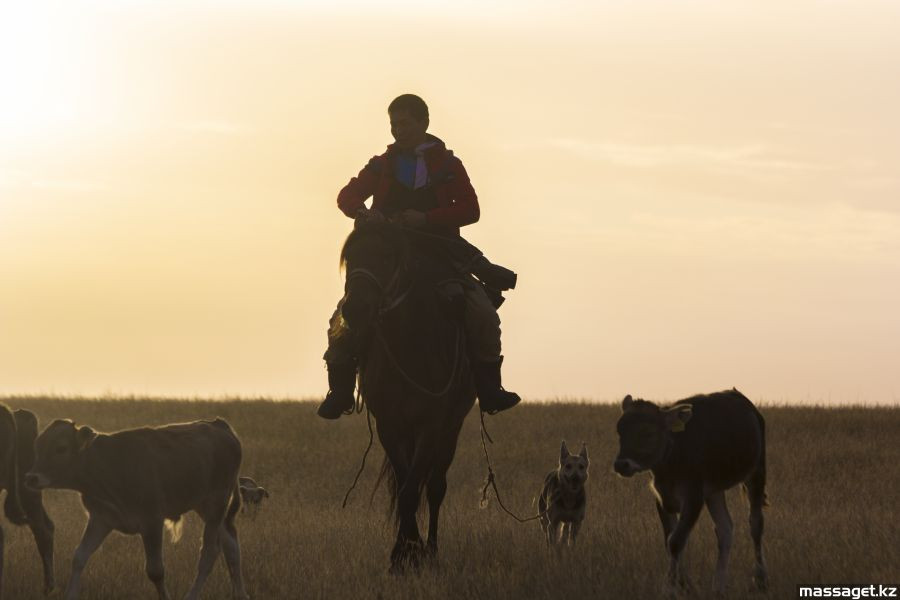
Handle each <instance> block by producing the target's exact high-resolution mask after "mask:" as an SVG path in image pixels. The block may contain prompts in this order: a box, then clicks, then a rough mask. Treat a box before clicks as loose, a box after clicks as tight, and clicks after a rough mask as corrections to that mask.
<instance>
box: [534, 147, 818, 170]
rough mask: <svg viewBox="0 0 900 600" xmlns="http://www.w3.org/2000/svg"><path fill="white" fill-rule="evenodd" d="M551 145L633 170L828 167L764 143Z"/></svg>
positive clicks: (587, 157) (583, 156)
mask: <svg viewBox="0 0 900 600" xmlns="http://www.w3.org/2000/svg"><path fill="white" fill-rule="evenodd" d="M549 143H550V146H551V147H553V148H556V149H559V150H563V151H567V152H571V153H572V154H575V155H577V156H580V157H582V158H586V159H589V160H595V161H599V162H606V163H610V164H614V165H618V166H622V167H630V168H657V167H670V166H674V167H691V168H697V169H707V170H715V171H728V172H737V173H744V174H748V175H749V174H754V173H764V172H773V171H778V172H785V171H787V172H821V171H829V170H831V167H829V166H828V165H823V164H818V163H813V162H809V161H803V160H796V159H792V158H784V157H780V156H777V155H776V154H775V153H773V152H771V151H770V150H769V149H768V148H767V147H766V146H764V145H762V144H746V145H742V146H733V147H719V146H701V145H693V144H672V145H639V144H623V143H619V142H614V141H604V140H580V139H575V138H557V139H552V140H550V142H549Z"/></svg>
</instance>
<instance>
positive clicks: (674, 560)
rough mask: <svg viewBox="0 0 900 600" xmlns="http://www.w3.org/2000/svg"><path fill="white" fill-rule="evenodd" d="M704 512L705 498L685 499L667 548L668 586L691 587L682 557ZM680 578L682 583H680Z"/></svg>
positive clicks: (690, 497) (695, 495) (694, 494)
mask: <svg viewBox="0 0 900 600" xmlns="http://www.w3.org/2000/svg"><path fill="white" fill-rule="evenodd" d="M701 510H703V498H702V496H701V494H699V493H692V494H689V495H688V497H687V498H685V500H684V502H683V503H682V506H681V514H680V516H679V517H678V523H676V524H675V528H674V529H673V530H672V533H671V534H670V535H669V539H668V540H667V542H666V547H667V549H668V550H669V577H668V584H669V586H670V587H672V588H674V587H675V585H676V584H678V583H681V585H683V586H685V587H690V584H689V583H688V581H687V578H686V577H685V576H684V572H683V570H682V569H681V568H680V560H681V555H682V553H683V551H684V548H685V546H686V545H687V540H688V536H689V535H690V534H691V530H692V529H693V528H694V525H695V524H696V523H697V518H698V517H699V516H700V511H701ZM679 576H680V579H681V581H680V582H679Z"/></svg>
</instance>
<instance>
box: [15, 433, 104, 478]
mask: <svg viewBox="0 0 900 600" xmlns="http://www.w3.org/2000/svg"><path fill="white" fill-rule="evenodd" d="M96 437H97V433H96V432H95V431H94V430H93V429H91V428H90V427H87V426H83V427H76V426H75V423H73V422H72V421H69V420H61V419H58V420H56V421H53V422H52V423H50V425H48V426H47V428H46V429H44V431H43V432H42V433H41V435H39V436H38V437H37V439H36V440H35V442H34V447H35V458H34V466H33V467H32V468H31V471H29V472H28V473H27V474H26V475H25V485H27V486H28V487H30V488H32V489H35V490H40V489H44V488H47V487H56V486H62V485H65V484H66V483H67V482H68V480H69V478H70V476H71V474H72V472H73V470H74V468H75V463H76V461H77V459H78V455H79V454H80V453H81V452H83V451H84V450H85V449H86V448H87V447H88V446H90V445H91V444H92V443H93V441H94V439H95V438H96Z"/></svg>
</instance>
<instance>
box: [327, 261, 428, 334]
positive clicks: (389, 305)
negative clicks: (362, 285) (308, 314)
mask: <svg viewBox="0 0 900 600" xmlns="http://www.w3.org/2000/svg"><path fill="white" fill-rule="evenodd" d="M403 271H404V269H403V267H402V265H397V268H396V269H394V272H393V273H392V274H391V278H390V280H389V281H388V283H387V285H382V283H381V280H380V279H378V276H377V275H375V273H373V272H372V271H370V270H369V269H366V268H363V267H356V268H354V269H350V270H349V271H348V272H347V279H346V280H345V282H344V293H345V294H346V293H347V291H348V290H349V288H350V283H351V282H352V281H354V280H358V279H365V280H367V281H369V282H371V283H373V284H375V287H376V288H378V293H379V295H380V296H381V303H380V305H379V306H378V318H379V319H380V317H381V316H382V315H384V314H385V313H387V312H389V311H391V310H393V309H395V308H397V307H398V306H400V304H402V303H403V301H404V300H406V298H407V297H409V293H410V291H412V286H413V284H412V281H410V282H409V285H407V286H406V289H405V290H404V291H403V292H402V293H400V294H396V290H397V288H399V287H400V275H401V273H402V272H403ZM377 322H378V321H377V320H376V325H377Z"/></svg>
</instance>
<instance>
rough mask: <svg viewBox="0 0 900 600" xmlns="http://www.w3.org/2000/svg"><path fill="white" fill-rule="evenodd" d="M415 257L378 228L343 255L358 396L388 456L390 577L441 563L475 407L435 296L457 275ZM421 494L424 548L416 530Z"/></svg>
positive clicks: (460, 339)
mask: <svg viewBox="0 0 900 600" xmlns="http://www.w3.org/2000/svg"><path fill="white" fill-rule="evenodd" d="M415 250H416V249H415V247H414V246H413V244H412V243H411V241H410V239H409V237H408V235H407V234H406V233H404V231H403V230H402V229H401V228H400V227H398V226H396V225H394V224H391V223H378V222H376V223H372V222H367V223H363V222H358V223H357V225H356V227H355V228H354V230H353V231H352V232H351V233H350V235H349V236H348V237H347V240H346V242H345V243H344V246H343V249H342V250H341V265H342V266H343V267H344V269H345V273H346V278H345V296H344V302H343V306H342V309H341V314H342V317H343V319H344V321H345V323H346V324H347V326H348V327H349V329H350V331H352V332H354V334H355V335H356V336H357V339H358V340H359V342H358V343H359V357H360V371H359V390H360V396H361V397H362V400H363V402H364V403H365V404H366V405H367V406H368V409H369V411H370V412H371V414H372V416H373V417H374V419H375V425H376V429H377V434H378V439H379V441H380V442H381V445H382V447H383V448H384V452H385V463H384V466H383V471H382V472H383V473H385V472H387V474H388V475H389V477H388V485H389V488H390V489H389V492H390V495H391V509H392V512H393V513H394V515H393V516H394V519H395V524H396V525H397V539H396V542H395V543H394V547H393V549H392V551H391V572H392V573H399V572H402V571H403V570H404V568H405V567H406V566H411V567H413V568H415V567H418V566H419V564H420V562H421V560H422V558H424V557H433V556H435V555H436V554H437V544H438V515H439V513H440V509H441V503H442V502H443V500H444V496H445V494H446V492H447V470H448V469H449V467H450V464H451V463H452V462H453V456H454V454H455V452H456V444H457V440H458V438H459V433H460V430H461V428H462V424H463V421H464V420H465V418H466V415H467V414H468V413H469V411H470V410H471V408H472V406H473V405H474V403H475V387H474V383H473V379H472V373H471V371H470V368H469V363H468V358H467V354H466V345H465V335H464V331H463V326H462V323H461V319H459V318H453V317H452V315H449V314H448V311H447V310H446V302H442V301H441V300H440V299H439V297H438V295H437V291H436V290H437V284H438V279H443V278H445V277H446V278H448V279H453V278H454V277H455V278H459V275H458V274H455V273H453V272H452V271H449V270H448V269H449V266H448V265H446V264H445V265H444V266H443V267H441V266H436V265H435V264H434V262H432V263H431V264H429V263H428V261H427V259H426V258H425V256H423V253H421V252H416V251H415ZM440 262H441V261H437V263H438V265H440ZM435 269H437V273H436V272H435ZM442 269H443V271H444V272H443V273H441V270H442ZM391 474H392V475H393V477H390V475H391ZM423 491H424V492H425V495H426V497H427V500H428V513H429V519H428V538H427V541H426V543H425V544H424V545H423V543H422V538H421V536H420V535H419V529H418V525H417V523H416V513H417V512H418V509H419V504H420V502H421V496H422V493H423Z"/></svg>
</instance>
